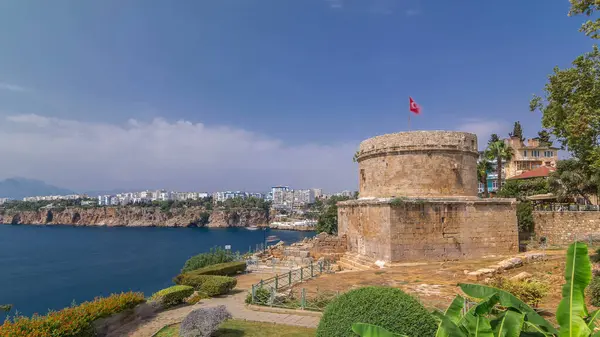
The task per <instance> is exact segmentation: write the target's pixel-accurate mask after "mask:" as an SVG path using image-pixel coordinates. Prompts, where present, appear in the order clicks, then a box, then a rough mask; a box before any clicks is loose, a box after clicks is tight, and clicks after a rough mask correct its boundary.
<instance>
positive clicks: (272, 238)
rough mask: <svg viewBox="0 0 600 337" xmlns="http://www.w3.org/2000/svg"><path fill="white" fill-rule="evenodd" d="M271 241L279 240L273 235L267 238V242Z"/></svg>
mask: <svg viewBox="0 0 600 337" xmlns="http://www.w3.org/2000/svg"><path fill="white" fill-rule="evenodd" d="M273 241H279V238H278V237H276V236H275V235H269V236H267V242H273Z"/></svg>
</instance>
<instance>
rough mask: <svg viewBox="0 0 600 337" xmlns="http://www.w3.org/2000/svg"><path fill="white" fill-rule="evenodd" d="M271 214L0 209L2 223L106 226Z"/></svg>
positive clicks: (213, 221)
mask: <svg viewBox="0 0 600 337" xmlns="http://www.w3.org/2000/svg"><path fill="white" fill-rule="evenodd" d="M268 222H269V214H268V213H267V212H266V211H265V210H261V209H243V208H239V209H217V210H207V209H205V208H203V207H181V208H171V209H167V210H164V209H161V208H160V207H119V206H107V207H70V208H66V209H41V210H38V211H15V210H10V209H9V210H1V211H0V224H12V225H38V226H44V225H57V226H60V225H71V226H107V227H209V228H227V227H251V226H261V225H262V226H264V225H265V224H267V223H268Z"/></svg>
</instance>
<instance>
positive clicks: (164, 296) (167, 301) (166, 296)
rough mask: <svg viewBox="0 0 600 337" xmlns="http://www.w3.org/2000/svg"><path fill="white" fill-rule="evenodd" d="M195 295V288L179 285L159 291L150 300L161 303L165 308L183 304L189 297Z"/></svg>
mask: <svg viewBox="0 0 600 337" xmlns="http://www.w3.org/2000/svg"><path fill="white" fill-rule="evenodd" d="M193 293H194V288H192V287H190V286H185V285H177V286H172V287H169V288H165V289H163V290H160V291H157V292H156V293H154V295H152V297H151V298H150V299H151V300H153V301H156V302H159V303H160V304H161V305H162V306H163V307H164V308H169V307H172V306H174V305H177V304H180V303H183V302H184V301H185V299H186V298H187V297H190V296H191V295H192V294H193Z"/></svg>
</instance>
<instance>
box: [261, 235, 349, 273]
mask: <svg viewBox="0 0 600 337" xmlns="http://www.w3.org/2000/svg"><path fill="white" fill-rule="evenodd" d="M346 241H347V240H346V237H344V236H336V235H329V234H327V233H320V234H318V235H316V236H315V237H313V238H304V239H303V240H302V241H300V242H295V243H292V244H291V245H289V246H286V245H285V244H284V242H283V241H280V242H278V243H277V244H275V245H272V246H268V247H267V249H266V250H265V251H264V252H259V253H257V254H256V256H255V257H256V259H258V260H260V261H261V262H263V263H266V264H277V263H282V262H283V263H284V264H285V262H291V264H290V263H288V264H287V265H293V266H304V265H308V264H309V263H311V262H316V261H319V260H323V259H326V260H329V261H337V260H338V259H339V258H340V257H341V256H342V255H344V253H345V252H346V250H347V247H346Z"/></svg>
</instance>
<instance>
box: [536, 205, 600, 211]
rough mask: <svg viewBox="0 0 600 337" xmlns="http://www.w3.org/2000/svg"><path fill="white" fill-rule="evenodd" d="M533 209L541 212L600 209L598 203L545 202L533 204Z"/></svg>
mask: <svg viewBox="0 0 600 337" xmlns="http://www.w3.org/2000/svg"><path fill="white" fill-rule="evenodd" d="M533 210H534V211H543V212H582V211H596V212H598V211H600V206H599V205H580V204H560V203H549V204H547V203H545V204H537V205H533Z"/></svg>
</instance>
